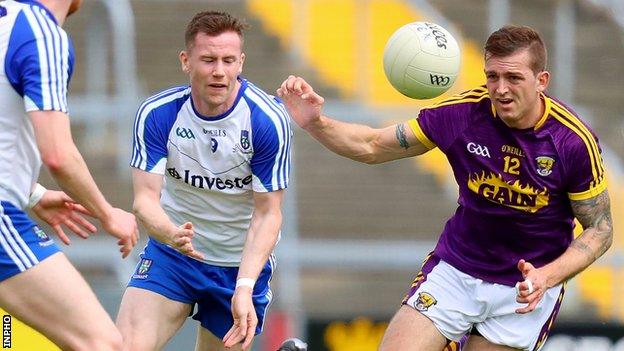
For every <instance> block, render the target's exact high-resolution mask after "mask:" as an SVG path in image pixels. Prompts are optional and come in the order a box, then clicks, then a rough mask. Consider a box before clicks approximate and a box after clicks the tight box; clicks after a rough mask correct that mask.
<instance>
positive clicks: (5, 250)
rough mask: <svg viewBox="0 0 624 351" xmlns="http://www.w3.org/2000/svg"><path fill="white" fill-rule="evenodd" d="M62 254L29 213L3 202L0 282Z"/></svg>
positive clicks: (1, 206)
mask: <svg viewBox="0 0 624 351" xmlns="http://www.w3.org/2000/svg"><path fill="white" fill-rule="evenodd" d="M59 251H60V249H59V248H58V246H57V245H56V244H55V243H54V240H52V238H50V237H49V236H48V235H47V234H46V233H45V232H44V231H43V230H41V229H39V227H38V226H37V224H36V223H35V222H33V220H32V219H30V218H29V217H28V214H26V212H24V211H22V210H21V209H19V208H18V207H16V206H15V205H13V204H11V203H10V202H7V201H0V282H2V281H4V280H5V279H8V278H10V277H12V276H14V275H16V274H19V273H21V272H23V271H25V270H27V269H29V268H32V267H34V266H35V265H36V264H37V263H39V262H40V261H43V260H44V259H45V258H47V257H49V256H51V255H53V254H55V253H57V252H59Z"/></svg>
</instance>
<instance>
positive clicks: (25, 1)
mask: <svg viewBox="0 0 624 351" xmlns="http://www.w3.org/2000/svg"><path fill="white" fill-rule="evenodd" d="M15 2H19V3H22V4H29V5H35V6H39V7H41V8H42V9H43V10H44V11H45V12H46V13H47V14H48V17H50V19H51V20H52V21H54V23H55V24H57V25H58V22H56V17H54V14H53V13H52V12H51V11H50V10H49V9H48V8H47V7H45V6H44V5H43V4H42V3H40V2H39V1H36V0H15Z"/></svg>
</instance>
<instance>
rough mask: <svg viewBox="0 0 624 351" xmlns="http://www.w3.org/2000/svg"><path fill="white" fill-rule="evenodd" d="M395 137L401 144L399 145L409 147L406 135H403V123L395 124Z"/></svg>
mask: <svg viewBox="0 0 624 351" xmlns="http://www.w3.org/2000/svg"><path fill="white" fill-rule="evenodd" d="M396 138H397V140H398V141H399V145H401V147H402V148H404V149H405V150H407V149H408V148H409V147H410V145H409V143H408V142H407V137H406V136H405V126H404V125H403V123H399V124H397V126H396Z"/></svg>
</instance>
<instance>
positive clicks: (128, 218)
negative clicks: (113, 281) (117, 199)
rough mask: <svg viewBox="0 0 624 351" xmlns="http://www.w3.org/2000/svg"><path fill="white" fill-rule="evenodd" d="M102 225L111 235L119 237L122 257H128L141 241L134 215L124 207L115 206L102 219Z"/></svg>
mask: <svg viewBox="0 0 624 351" xmlns="http://www.w3.org/2000/svg"><path fill="white" fill-rule="evenodd" d="M102 227H104V230H106V231H107V232H108V233H109V234H110V235H112V236H114V237H115V238H117V239H119V240H118V241H117V245H119V246H120V248H119V252H121V257H123V258H126V257H128V255H129V254H130V251H132V248H133V247H134V245H136V243H137V242H138V241H139V228H138V226H137V222H136V218H135V217H134V215H133V214H132V213H129V212H126V211H124V210H122V209H119V208H113V209H111V211H110V212H109V213H108V214H107V215H106V217H105V218H104V219H103V220H102Z"/></svg>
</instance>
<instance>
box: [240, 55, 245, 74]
mask: <svg viewBox="0 0 624 351" xmlns="http://www.w3.org/2000/svg"><path fill="white" fill-rule="evenodd" d="M244 63H245V53H244V52H243V53H241V58H240V66H239V67H238V74H239V75H240V74H241V73H243V64H244Z"/></svg>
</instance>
